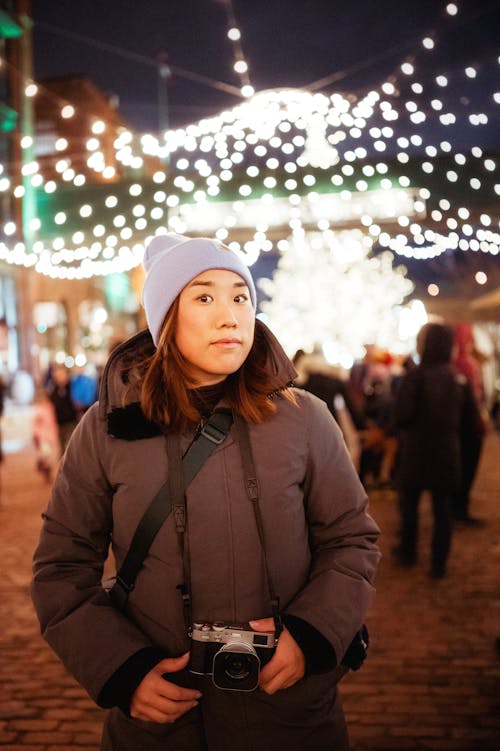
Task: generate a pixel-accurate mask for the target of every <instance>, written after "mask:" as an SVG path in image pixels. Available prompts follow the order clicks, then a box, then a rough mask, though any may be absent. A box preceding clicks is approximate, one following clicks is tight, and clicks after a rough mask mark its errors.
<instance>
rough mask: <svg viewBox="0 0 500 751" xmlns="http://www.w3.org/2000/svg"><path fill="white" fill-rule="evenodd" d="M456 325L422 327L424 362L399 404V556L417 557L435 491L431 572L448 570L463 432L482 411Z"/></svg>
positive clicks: (404, 385) (408, 560)
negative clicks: (461, 361) (423, 502)
mask: <svg viewBox="0 0 500 751" xmlns="http://www.w3.org/2000/svg"><path fill="white" fill-rule="evenodd" d="M453 344H454V339H453V330H452V329H451V328H450V327H449V326H445V325H441V324H437V323H430V324H426V325H425V326H424V327H423V329H422V330H421V331H420V334H419V338H418V342H417V346H418V349H419V352H420V354H421V361H420V364H419V365H418V366H417V367H416V368H414V369H413V370H411V371H410V372H409V373H407V375H406V376H404V378H403V379H402V380H401V383H400V386H399V389H398V393H397V399H396V406H395V421H396V426H397V428H398V435H399V441H400V453H399V461H398V474H397V488H398V500H399V508H400V512H401V531H400V543H399V546H398V548H396V550H395V551H394V552H395V555H396V558H397V560H398V561H399V562H400V563H402V564H404V565H412V564H414V563H415V562H416V560H417V537H418V506H419V501H420V497H421V495H422V492H423V491H424V490H428V491H430V494H431V498H432V510H433V515H434V529H433V535H432V545H431V576H433V577H434V578H441V577H443V576H444V575H445V573H446V564H447V560H448V555H449V550H450V542H451V533H452V523H453V522H452V519H453V514H452V494H453V492H454V491H455V490H456V489H457V488H458V487H459V485H460V479H461V435H462V433H463V431H464V430H465V431H473V430H476V429H477V425H478V419H479V416H478V412H477V406H476V402H475V399H474V395H473V393H472V389H471V386H470V383H469V382H468V381H467V379H466V378H465V377H464V376H463V375H462V374H459V373H457V371H456V370H455V369H454V368H453V366H452V365H451V358H452V352H453Z"/></svg>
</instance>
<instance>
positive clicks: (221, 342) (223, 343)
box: [212, 337, 241, 347]
mask: <svg viewBox="0 0 500 751" xmlns="http://www.w3.org/2000/svg"><path fill="white" fill-rule="evenodd" d="M212 344H215V345H218V346H221V347H226V346H227V347H228V346H231V345H233V346H234V345H236V344H241V339H234V338H232V337H231V338H227V339H226V338H225V339H216V340H215V341H214V342H212Z"/></svg>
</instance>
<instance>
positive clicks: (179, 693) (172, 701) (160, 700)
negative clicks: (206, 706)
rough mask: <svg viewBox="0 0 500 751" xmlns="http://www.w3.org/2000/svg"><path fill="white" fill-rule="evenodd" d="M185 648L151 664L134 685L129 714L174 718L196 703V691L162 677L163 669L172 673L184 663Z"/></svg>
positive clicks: (163, 719) (154, 719)
mask: <svg viewBox="0 0 500 751" xmlns="http://www.w3.org/2000/svg"><path fill="white" fill-rule="evenodd" d="M188 662H189V652H186V653H185V654H183V655H182V656H181V657H174V658H171V657H168V658H166V659H165V660H162V661H161V662H159V663H158V665H155V667H154V668H153V669H152V670H150V671H149V673H147V674H146V675H145V676H144V678H143V679H142V681H141V682H140V683H139V685H138V686H137V688H136V690H135V691H134V693H133V695H132V701H131V702H130V715H131V717H135V718H136V719H138V720H149V721H150V722H163V723H165V722H175V721H176V720H177V719H179V717H181V716H182V715H183V714H185V713H186V712H189V710H190V709H192V708H193V707H196V705H197V704H198V701H197V700H198V699H199V698H200V697H201V694H200V692H199V691H196V690H194V689H190V688H182V686H176V684H175V683H170V681H166V680H165V678H163V677H162V676H163V674H164V673H176V672H177V671H179V670H182V669H183V668H185V667H186V665H187V664H188Z"/></svg>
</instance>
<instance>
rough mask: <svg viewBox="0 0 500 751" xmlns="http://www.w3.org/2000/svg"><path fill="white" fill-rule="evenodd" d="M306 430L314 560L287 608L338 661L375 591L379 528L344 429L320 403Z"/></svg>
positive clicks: (306, 494)
mask: <svg viewBox="0 0 500 751" xmlns="http://www.w3.org/2000/svg"><path fill="white" fill-rule="evenodd" d="M308 434H309V456H308V467H307V472H306V478H305V482H304V502H305V508H306V514H307V521H308V528H309V540H310V548H311V555H312V561H311V567H310V571H309V576H308V580H307V583H306V586H305V587H304V588H303V589H302V590H301V591H300V592H299V593H298V594H297V596H296V597H295V598H294V599H293V601H292V602H291V603H290V604H289V605H288V606H287V608H286V612H287V613H289V614H290V615H294V616H297V617H299V618H302V619H303V620H304V621H306V622H308V623H309V624H311V626H313V627H314V628H315V629H316V630H317V631H319V632H320V634H322V636H323V637H325V638H326V639H327V640H328V642H329V643H330V644H331V645H332V647H333V649H334V651H335V655H336V658H337V662H340V661H341V659H342V658H343V656H344V655H345V653H346V651H347V649H348V647H349V645H350V643H351V641H352V639H353V637H354V635H355V634H356V632H357V631H358V629H359V628H360V626H361V625H362V623H363V621H364V618H365V614H366V611H367V608H368V606H369V604H370V602H371V600H372V597H373V594H374V588H373V581H374V578H375V572H376V569H377V565H378V562H379V559H380V552H379V549H378V546H377V538H378V535H379V529H378V527H377V525H376V523H375V522H374V520H373V519H372V518H371V516H370V515H369V514H368V512H367V505H368V498H367V496H366V493H365V491H364V489H363V486H362V485H361V482H360V481H359V478H358V475H357V473H356V470H355V468H354V466H353V464H352V461H351V459H350V457H349V454H348V451H347V449H346V446H345V443H344V440H343V438H342V435H341V432H340V429H339V428H338V426H337V425H336V423H335V421H334V420H333V419H332V417H331V415H330V414H329V413H328V410H327V409H326V407H325V406H324V405H322V404H321V403H319V402H316V403H314V404H313V405H312V407H311V410H310V412H309V419H308Z"/></svg>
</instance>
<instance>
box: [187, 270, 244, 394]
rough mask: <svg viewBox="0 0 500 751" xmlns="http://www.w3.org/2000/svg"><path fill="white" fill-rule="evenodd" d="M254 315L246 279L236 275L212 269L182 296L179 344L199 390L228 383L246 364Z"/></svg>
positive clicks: (231, 272) (195, 279)
mask: <svg viewBox="0 0 500 751" xmlns="http://www.w3.org/2000/svg"><path fill="white" fill-rule="evenodd" d="M254 328H255V315H254V310H253V307H252V302H251V299H250V293H249V290H248V287H247V285H246V283H245V281H244V280H243V279H242V277H241V276H239V275H238V274H235V273H234V272H233V271H225V270H223V269H210V270H209V271H204V272H203V273H202V274H199V276H197V277H195V278H194V279H193V280H192V281H191V282H189V284H187V285H186V287H184V289H183V290H182V292H181V294H180V295H179V308H178V313H177V326H176V333H175V342H176V344H177V347H178V348H179V351H180V352H181V354H182V355H183V356H184V357H185V358H186V360H187V361H188V363H189V364H190V366H191V374H192V376H193V378H194V380H195V382H196V385H197V386H209V385H211V384H214V383H219V382H220V381H223V380H224V378H226V376H228V375H229V374H230V373H234V372H235V371H236V370H238V368H239V367H240V366H241V365H242V364H243V362H244V361H245V359H246V357H247V355H248V353H249V352H250V349H251V347H252V344H253V337H254Z"/></svg>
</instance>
